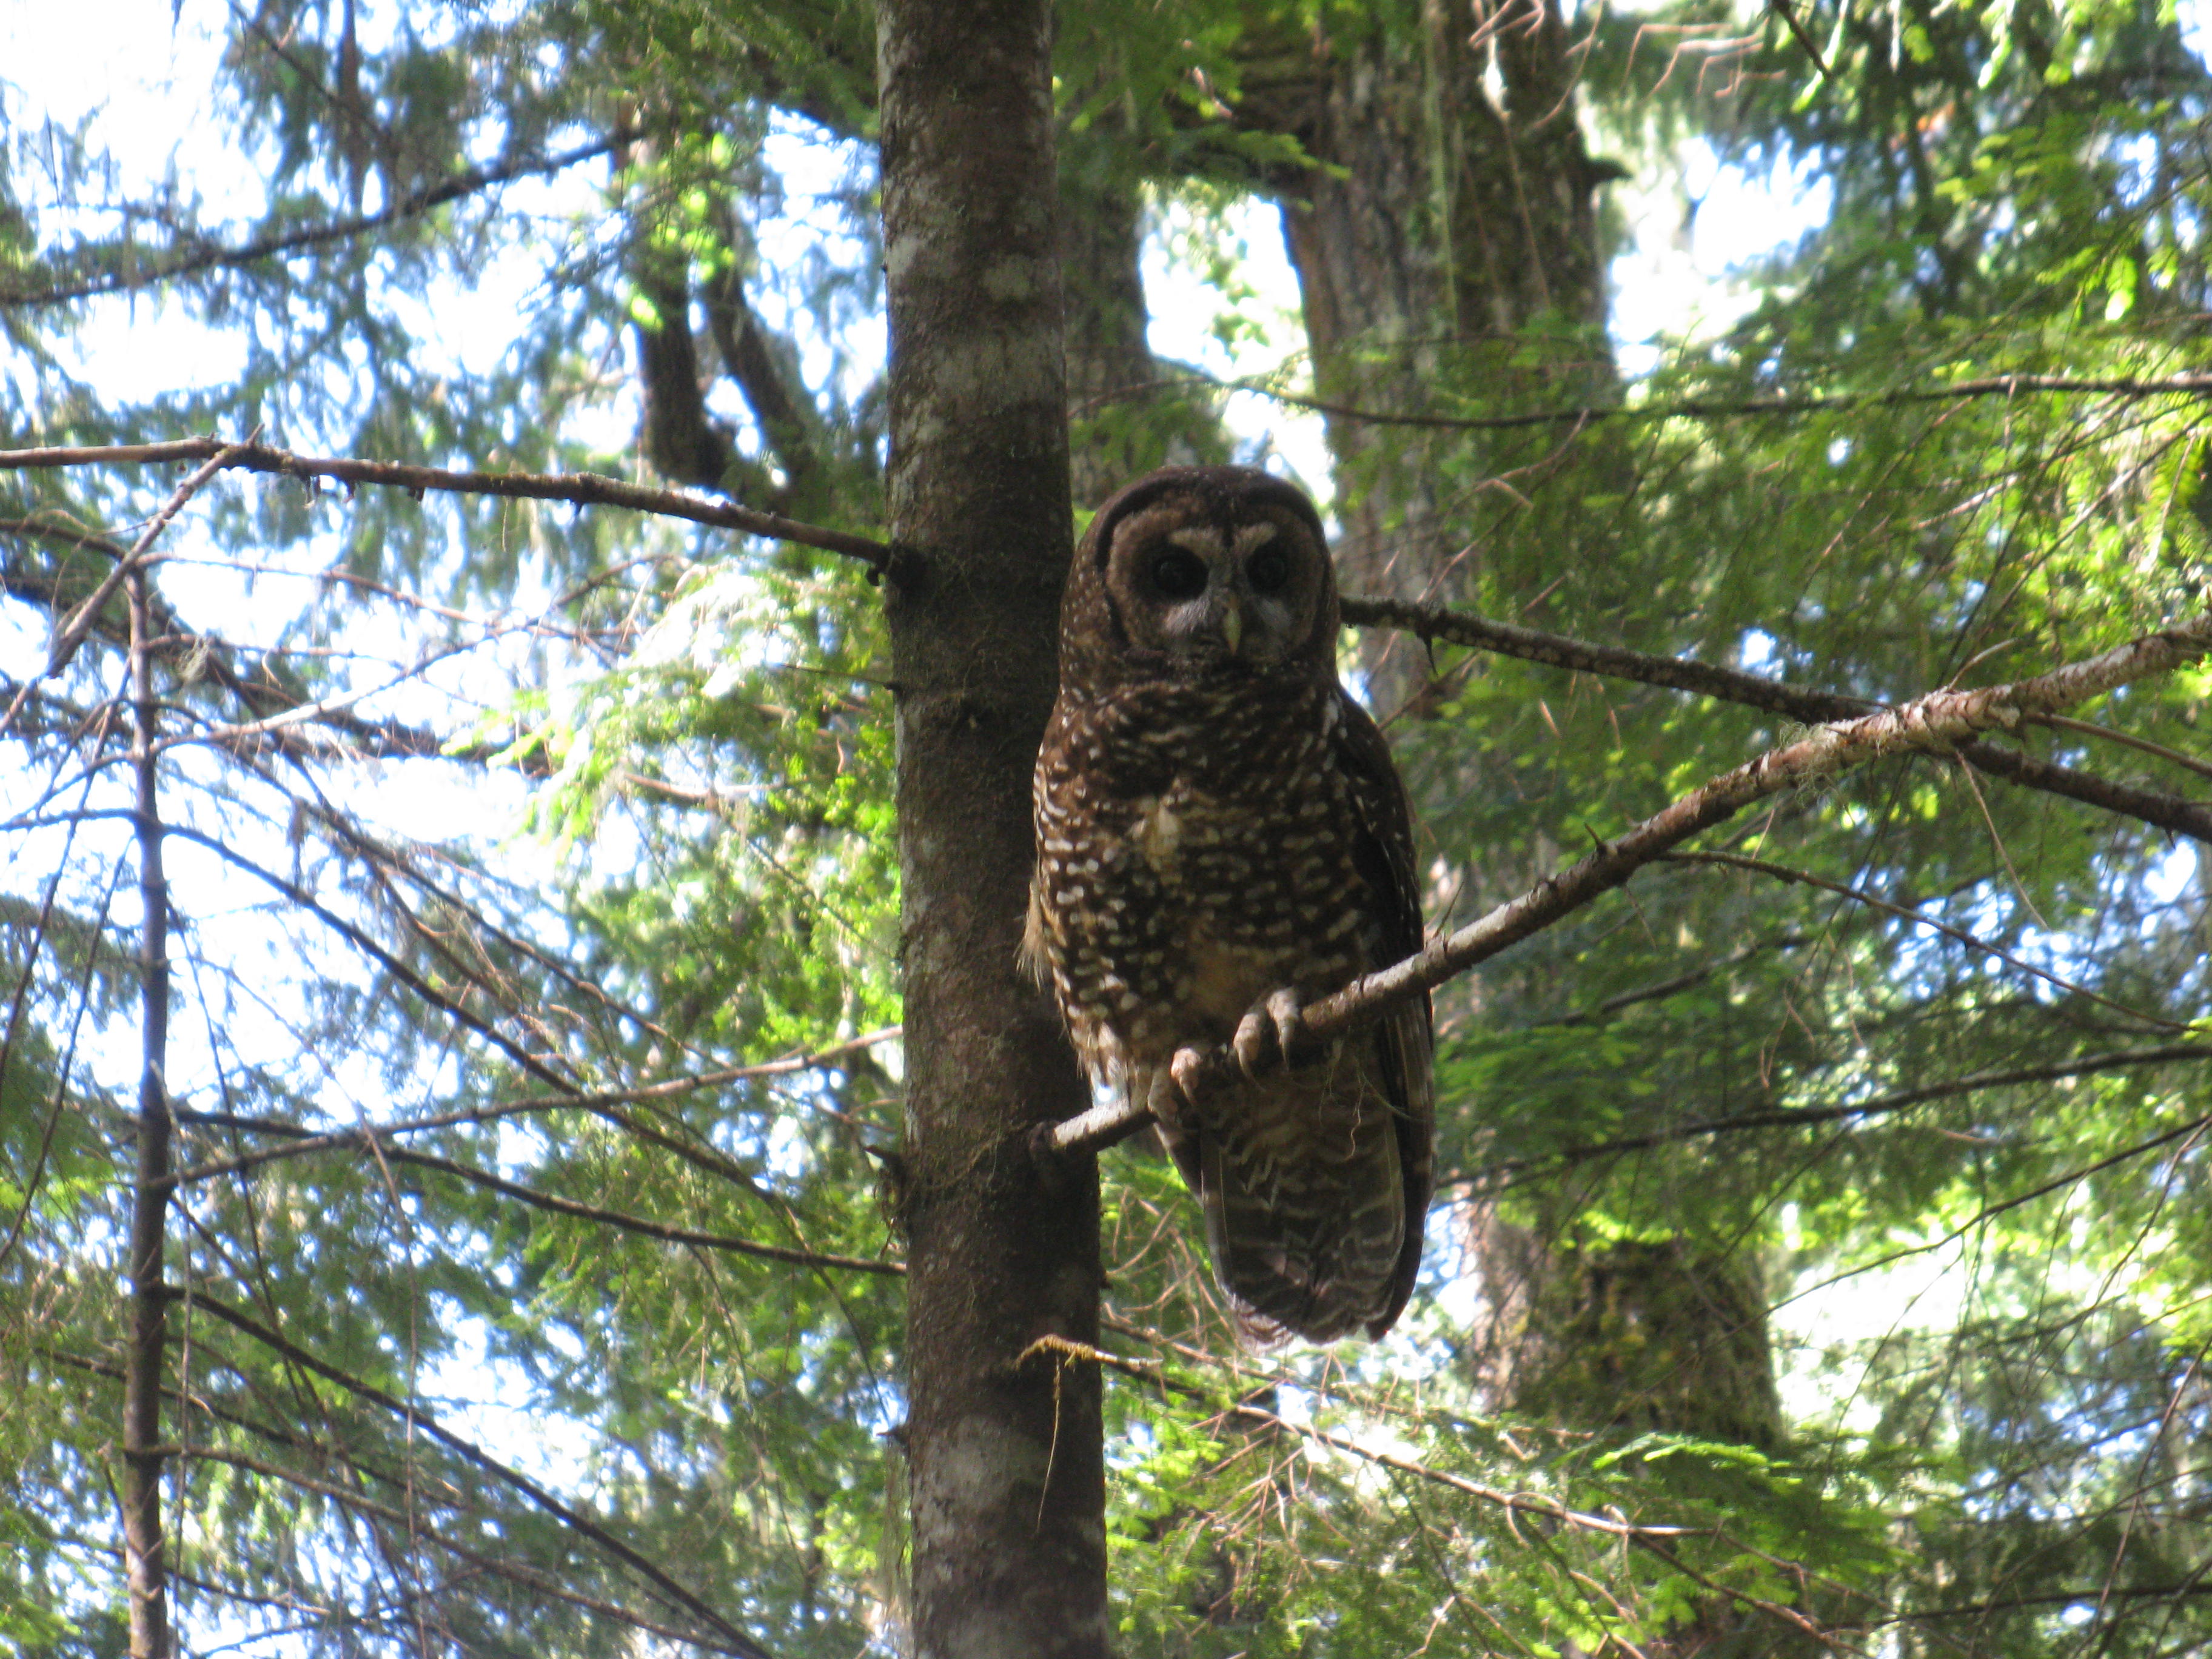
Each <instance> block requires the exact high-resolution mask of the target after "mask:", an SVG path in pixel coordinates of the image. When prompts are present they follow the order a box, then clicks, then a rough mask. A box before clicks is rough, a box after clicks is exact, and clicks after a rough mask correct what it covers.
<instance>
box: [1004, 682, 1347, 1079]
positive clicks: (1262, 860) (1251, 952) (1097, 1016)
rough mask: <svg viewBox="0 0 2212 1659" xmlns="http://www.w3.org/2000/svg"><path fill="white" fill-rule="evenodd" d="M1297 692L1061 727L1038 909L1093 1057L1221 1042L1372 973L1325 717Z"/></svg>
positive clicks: (1088, 716) (1064, 991) (1144, 708)
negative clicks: (1283, 995) (1278, 995)
mask: <svg viewBox="0 0 2212 1659" xmlns="http://www.w3.org/2000/svg"><path fill="white" fill-rule="evenodd" d="M1333 712H1334V708H1333V702H1330V703H1322V702H1318V701H1317V700H1316V699H1314V698H1311V697H1310V696H1306V695H1305V694H1304V690H1303V689H1302V688H1293V689H1292V690H1291V691H1290V692H1289V693H1287V694H1280V693H1279V694H1277V695H1273V696H1255V695H1251V694H1250V693H1249V691H1248V692H1247V693H1246V694H1244V695H1242V696H1211V697H1207V696H1199V695H1196V694H1190V693H1187V692H1186V693H1183V694H1182V695H1179V696H1175V697H1172V698H1141V697H1139V698H1132V699H1129V700H1127V701H1122V702H1116V703H1112V704H1108V705H1104V706H1100V707H1095V708H1091V709H1088V710H1085V711H1082V713H1081V714H1078V715H1075V716H1073V717H1071V718H1069V719H1066V720H1064V721H1061V722H1056V729H1057V730H1059V731H1060V732H1062V733H1063V734H1064V737H1065V738H1066V741H1065V742H1062V743H1061V744H1058V745H1057V746H1054V744H1049V743H1048V751H1050V752H1049V756H1048V758H1046V759H1044V760H1042V761H1041V763H1040V768H1039V773H1038V829H1039V832H1040V844H1039V864H1038V888H1037V897H1038V900H1039V905H1038V909H1039V911H1040V913H1041V915H1040V921H1041V923H1042V926H1043V927H1044V929H1045V931H1046V933H1047V935H1048V945H1049V946H1050V949H1049V951H1048V954H1049V956H1050V957H1051V960H1052V964H1053V968H1054V981H1055V985H1056V987H1057V989H1058V991H1059V994H1060V1003H1061V1007H1062V1010H1063V1012H1065V1013H1066V1016H1067V1018H1068V1021H1069V1024H1070V1027H1071V1029H1072V1030H1073V1031H1074V1032H1075V1034H1076V1036H1077V1040H1078V1042H1079V1045H1080V1046H1082V1047H1084V1048H1085V1050H1086V1057H1088V1056H1089V1054H1090V1053H1091V1052H1092V1051H1094V1050H1095V1049H1097V1048H1098V1046H1099V1045H1100V1044H1102V1043H1103V1044H1109V1045H1110V1047H1111V1048H1112V1050H1113V1051H1114V1052H1115V1053H1117V1054H1121V1055H1125V1056H1127V1057H1128V1058H1130V1059H1133V1060H1159V1059H1163V1058H1164V1057H1165V1055H1166V1054H1169V1053H1171V1052H1172V1051H1173V1049H1174V1048H1176V1047H1177V1046H1180V1045H1182V1044H1184V1043H1188V1042H1201V1041H1218V1040H1220V1039H1222V1038H1224V1037H1225V1036H1228V1035H1229V1034H1230V1033H1231V1032H1233V1031H1234V1030H1235V1029H1236V1025H1237V1021H1238V1020H1239V1019H1240V1018H1242V1017H1243V1015H1244V1013H1245V1012H1247V1011H1249V1009H1250V1008H1251V1007H1252V1006H1253V1005H1254V1004H1255V1002H1257V1001H1259V1000H1261V999H1262V998H1263V997H1265V996H1266V994H1267V993H1268V992H1270V991H1272V990H1274V989H1276V988H1277V987H1282V986H1285V985H1290V986H1296V987H1304V988H1319V987H1328V986H1334V984H1337V983H1341V982H1342V981H1343V980H1345V979H1346V978H1349V977H1350V976H1351V975H1352V974H1354V973H1356V972H1358V971H1359V970H1360V969H1361V968H1362V967H1363V966H1364V965H1365V964H1364V961H1363V960H1362V951H1361V949H1360V945H1359V940H1358V928H1359V923H1360V915H1361V912H1360V909H1359V907H1358V904H1357V902H1356V896H1357V893H1358V885H1359V884H1358V876H1357V872H1356V871H1355V870H1354V869H1353V868H1352V863H1351V855H1350V852H1349V848H1350V845H1351V841H1352V830H1353V823H1352V803H1351V801H1350V799H1349V797H1348V795H1347V793H1346V787H1345V785H1344V781H1343V779H1342V777H1341V775H1340V774H1339V772H1338V771H1337V769H1336V768H1335V767H1334V765H1333V764H1332V763H1331V760H1330V755H1329V749H1328V715H1329V714H1331V713H1333Z"/></svg>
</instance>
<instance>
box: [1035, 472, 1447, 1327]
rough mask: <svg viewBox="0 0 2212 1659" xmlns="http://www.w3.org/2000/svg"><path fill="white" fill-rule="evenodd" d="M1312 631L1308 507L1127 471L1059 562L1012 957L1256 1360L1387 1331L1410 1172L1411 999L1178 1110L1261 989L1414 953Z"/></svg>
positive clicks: (1366, 747) (1325, 638) (1320, 580)
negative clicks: (1165, 1153)
mask: <svg viewBox="0 0 2212 1659" xmlns="http://www.w3.org/2000/svg"><path fill="white" fill-rule="evenodd" d="M1335 631H1336V602H1335V592H1334V580H1333V577H1332V575H1331V574H1330V571H1329V568H1328V552H1327V548H1326V545H1325V544H1324V543H1323V540H1322V534H1321V527H1320V524H1319V521H1318V520H1317V518H1316V516H1315V514H1314V512H1313V509H1312V507H1311V505H1310V503H1309V502H1307V501H1306V500H1305V498H1304V496H1303V495H1299V494H1298V493H1297V491H1296V490H1295V489H1292V488H1291V486H1289V485H1287V484H1285V483H1281V482H1280V481H1279V480H1277V479H1273V478H1271V477H1268V476H1267V475H1266V474H1264V473H1260V472H1256V471H1251V470H1249V469H1244V468H1183V469H1170V470H1169V471H1165V472H1163V473H1156V474H1153V475H1152V476H1151V477H1147V478H1144V479H1139V480H1138V481H1137V482H1136V483H1133V484H1132V485H1130V486H1129V487H1128V488H1127V489H1124V490H1123V491H1122V492H1121V494H1120V495H1117V496H1116V497H1115V499H1114V500H1113V501H1109V503H1108V504H1107V505H1106V507H1103V509H1101V511H1100V513H1099V514H1098V516H1097V519H1096V520H1094V521H1093V523H1092V526H1091V532H1090V533H1089V535H1088V536H1086V537H1085V541H1084V544H1083V546H1082V548H1080V549H1079V550H1078V552H1077V555H1076V559H1075V562H1074V566H1073V569H1072V570H1071V573H1070V580H1069V587H1068V593H1067V598H1066V602H1065V604H1064V606H1063V611H1062V626H1061V663H1060V669H1061V685H1060V700H1059V702H1058V705H1057V706H1056V708H1055V709H1054V716H1053V720H1052V724H1051V726H1050V728H1049V730H1048V733H1047V736H1046V739H1045V742H1044V745H1043V747H1042V750H1041V751H1040V753H1039V756H1038V762H1037V773H1036V826H1037V847H1038V861H1037V871H1036V879H1035V882H1034V884H1033V886H1032V890H1031V906H1030V928H1029V932H1028V934H1027V937H1026V939H1025V943H1024V952H1025V954H1026V955H1027V957H1029V959H1030V962H1031V963H1032V965H1033V966H1035V967H1036V968H1037V969H1039V970H1040V971H1048V973H1049V976H1050V979H1051V981H1052V985H1053V988H1054V994H1055V995H1056V998H1057V1000H1058V1001H1059V1004H1060V1011H1061V1013H1062V1015H1063V1017H1064V1018H1066V1022H1067V1026H1068V1030H1069V1033H1070V1035H1071V1036H1072V1037H1073V1040H1074V1042H1075V1045H1076V1048H1077V1050H1078V1052H1079V1054H1080V1055H1081V1056H1082V1058H1083V1060H1084V1062H1085V1065H1086V1066H1088V1067H1089V1069H1090V1070H1091V1074H1092V1077H1093V1078H1094V1079H1095V1080H1097V1082H1099V1083H1101V1084H1103V1085H1108V1086H1110V1087H1114V1088H1116V1089H1120V1090H1121V1091H1125V1092H1126V1093H1127V1095H1128V1096H1129V1097H1131V1098H1132V1099H1133V1100H1136V1101H1138V1102H1139V1103H1144V1104H1146V1105H1149V1106H1150V1107H1151V1109H1152V1111H1153V1112H1154V1114H1155V1115H1156V1116H1158V1119H1159V1120H1160V1122H1161V1126H1162V1129H1163V1133H1164V1135H1165V1138H1166V1139H1167V1141H1168V1144H1169V1146H1170V1150H1171V1151H1172V1152H1174V1153H1175V1155H1176V1160H1177V1163H1178V1164H1179V1165H1180V1167H1181V1168H1182V1172H1183V1175H1184V1177H1185V1179H1186V1180H1187V1181H1188V1182H1189V1184H1190V1186H1191V1187H1192V1188H1193V1190H1194V1191H1195V1192H1196V1193H1197V1194H1198V1195H1199V1198H1200V1203H1201V1205H1202V1206H1203V1207H1204V1209H1205V1212H1206V1231H1207V1239H1208V1244H1209V1247H1210V1249H1211V1251H1212V1257H1213V1261H1214V1264H1215V1270H1216V1273H1217V1276H1218V1279H1220V1281H1221V1284H1222V1285H1223V1288H1224V1289H1225V1291H1226V1292H1227V1296H1228V1301H1229V1304H1230V1309H1231V1312H1232V1314H1233V1315H1234V1316H1236V1319H1237V1324H1238V1327H1239V1328H1240V1331H1241V1332H1242V1333H1243V1334H1244V1335H1245V1336H1246V1337H1247V1338H1248V1340H1254V1341H1255V1342H1267V1341H1272V1340H1279V1339H1280V1338H1281V1337H1283V1336H1285V1335H1287V1334H1298V1335H1303V1336H1306V1337H1308V1338H1310V1339H1312V1340H1317V1341H1326V1340H1332V1339H1334V1338H1335V1337H1337V1336H1340V1335H1343V1334H1346V1333H1348V1332H1350V1331H1352V1330H1353V1329H1356V1328H1365V1329H1366V1330H1367V1331H1368V1332H1369V1333H1370V1334H1381V1332H1382V1331H1383V1330H1384V1329H1387V1328H1389V1324H1390V1323H1391V1322H1392V1321H1393V1320H1395V1318H1396V1317H1397V1315H1398V1313H1399V1311H1400V1310H1401V1308H1402V1307H1403V1306H1404V1304H1405V1301H1406V1297H1407V1293H1408V1292H1409V1291H1410V1290H1411V1287H1412V1283H1413V1274H1414V1272H1415V1270H1416V1268H1417V1267H1418V1266H1419V1249H1420V1232H1421V1218H1422V1215H1423V1212H1425V1207H1426V1201H1427V1196H1428V1191H1429V1185H1430V1181H1431V1174H1430V1139H1431V1124H1432V1121H1433V1098H1432V1083H1431V1074H1430V1060H1429V1049H1430V1029H1429V1012H1428V1008H1427V1005H1426V1002H1425V1000H1422V1001H1419V1002H1417V1003H1409V1004H1407V1005H1404V1006H1402V1007H1401V1008H1400V1009H1398V1010H1396V1011H1395V1012H1393V1013H1392V1014H1391V1015H1390V1016H1389V1018H1386V1019H1384V1020H1383V1022H1381V1023H1380V1024H1377V1025H1376V1026H1375V1027H1373V1028H1370V1030H1367V1031H1364V1032H1361V1033H1358V1034H1356V1035H1355V1036H1352V1038H1350V1039H1348V1040H1347V1041H1346V1042H1342V1043H1340V1044H1339V1045H1337V1047H1336V1048H1335V1050H1334V1052H1333V1053H1332V1054H1329V1055H1328V1057H1327V1058H1326V1059H1325V1060H1322V1061H1321V1062H1320V1063H1318V1064H1316V1065H1312V1066H1304V1067H1301V1068H1299V1069H1297V1070H1296V1071H1292V1072H1288V1073H1285V1072H1282V1071H1279V1070H1277V1071H1273V1072H1272V1073H1267V1072H1265V1071H1264V1069H1263V1074H1262V1075H1261V1076H1260V1077H1258V1078H1257V1079H1252V1080H1247V1081H1245V1082H1243V1083H1241V1084H1239V1085H1237V1086H1235V1087H1233V1088H1231V1089H1230V1090H1228V1091H1224V1092H1223V1093H1222V1094H1221V1095H1220V1096H1219V1097H1207V1098H1204V1099H1202V1100H1201V1101H1200V1103H1198V1105H1197V1107H1196V1109H1192V1108H1190V1107H1189V1105H1188V1103H1186V1102H1185V1101H1184V1099H1183V1097H1182V1093H1181V1091H1179V1090H1178V1089H1177V1088H1176V1085H1174V1083H1173V1081H1172V1079H1171V1076H1170V1066H1172V1064H1173V1061H1174V1059H1175V1056H1176V1053H1177V1051H1178V1050H1179V1049H1182V1048H1206V1047H1211V1046H1213V1045H1214V1044H1217V1043H1220V1042H1228V1041H1231V1039H1232V1038H1235V1039H1237V1040H1238V1041H1239V1042H1240V1045H1241V1043H1242V1042H1243V1039H1242V1038H1241V1037H1239V1036H1238V1034H1239V1030H1240V1027H1246V1028H1247V1029H1248V1030H1249V1029H1251V1028H1250V1027H1249V1023H1248V1016H1249V1015H1250V1014H1251V1012H1252V1011H1253V1010H1254V1008H1255V1005H1258V1004H1260V1003H1261V1002H1262V1001H1264V1000H1267V998H1269V997H1270V996H1271V995H1272V994H1278V993H1280V992H1282V991H1284V990H1285V989H1287V990H1289V991H1291V992H1292V993H1294V994H1296V995H1297V998H1298V999H1300V1000H1311V999H1313V998H1316V997H1318V996H1322V995H1324V994H1328V992H1330V991H1332V990H1334V989H1336V988H1337V987H1340V986H1341V985H1342V984H1344V983H1345V982H1346V981H1348V980H1350V979H1352V978H1353V977H1355V976H1356V975H1359V974H1361V973H1364V972H1366V971H1369V970H1370V969H1375V968H1379V967H1382V966H1384V965H1386V964H1387V963H1389V962H1392V961H1395V960H1396V959H1397V958H1398V957H1402V956H1405V955H1407V954H1409V953H1410V952H1411V951H1413V950H1415V949H1418V948H1419V943H1420V921H1419V907H1418V902H1417V898H1416V890H1415V884H1414V877H1413V847H1412V836H1411V827H1410V823H1409V822H1408V819H1407V811H1406V806H1405V800H1404V795H1403V792H1402V790H1401V788H1400V786H1399V784H1398V781H1397V778H1396V775H1395V771H1394V770H1393V769H1392V768H1391V765H1390V762H1389V751H1388V750H1387V748H1386V747H1385V745H1384V744H1383V738H1382V735H1381V733H1380V732H1377V731H1376V728H1375V726H1374V723H1373V721H1372V720H1370V719H1369V718H1368V716H1367V714H1365V712H1364V710H1362V709H1361V708H1359V707H1358V704H1357V703H1356V702H1352V699H1351V698H1350V697H1349V696H1347V695H1346V693H1345V691H1344V690H1343V688H1342V687H1341V686H1340V684H1338V682H1337V678H1336V674H1335V669H1334V636H1335Z"/></svg>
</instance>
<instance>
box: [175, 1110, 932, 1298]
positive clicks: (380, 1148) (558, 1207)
mask: <svg viewBox="0 0 2212 1659" xmlns="http://www.w3.org/2000/svg"><path fill="white" fill-rule="evenodd" d="M174 1116H175V1118H176V1120H177V1121H178V1122H179V1123H186V1124H191V1123H204V1122H208V1121H213V1120H223V1119H228V1117H229V1115H228V1114H227V1113H222V1112H178V1113H175V1114H174ZM240 1127H248V1128H252V1129H254V1130H257V1131H258V1132H260V1133H264V1134H282V1133H286V1132H287V1128H286V1126H284V1125H282V1124H276V1123H270V1122H267V1121H247V1122H243V1123H241V1124H240ZM291 1133H299V1132H298V1131H292V1132H291ZM314 1139H319V1140H320V1139H326V1138H325V1137H322V1136H317V1137H314ZM372 1140H373V1138H372V1137H369V1136H367V1135H364V1136H362V1144H364V1145H368V1144H372ZM374 1146H375V1151H376V1156H377V1157H378V1158H379V1159H380V1160H383V1161H386V1162H390V1163H392V1164H404V1165H407V1166H409V1167H410V1168H414V1169H419V1170H436V1171H438V1172H439V1173H440V1174H441V1175H449V1176H453V1178H454V1179H455V1180H457V1181H465V1182H468V1183H469V1184H470V1185H471V1186H472V1187H482V1188H484V1189H486V1190H487V1191H489V1192H495V1193H498V1194H501V1196H503V1197H507V1198H512V1199H514V1200H518V1201H519V1202H520V1203H523V1204H527V1205H529V1206H531V1207H532V1208H533V1209H538V1210H544V1211H547V1212H550V1213H552V1214H554V1215H564V1216H568V1217H569V1218H572V1219H574V1220H577V1221H590V1222H595V1223H597V1224H599V1225H602V1226H607V1227H613V1228H616V1229H617V1230H618V1231H623V1232H626V1233H635V1234H637V1235H638V1236H639V1237H643V1238H654V1239H659V1240H660V1241H661V1242H662V1243H667V1244H689V1245H696V1246H698V1247H699V1248H700V1249H708V1250H723V1251H726V1252H728V1253H729V1254H731V1255H749V1256H754V1257H757V1258H758V1259H759V1260H761V1261H781V1262H785V1263H787V1264H789V1265H790V1266H793V1267H842V1268H843V1269H844V1270H845V1271H847V1272H848V1273H883V1274H887V1275H889V1276H890V1277H893V1278H896V1277H897V1276H898V1275H900V1274H902V1273H905V1272H906V1265H905V1263H903V1262H899V1261H878V1260H877V1259H875V1258H872V1257H869V1256H858V1255H829V1254H827V1253H825V1252H823V1251H820V1250H794V1249H787V1248H785V1247H784V1246H782V1245H781V1244H761V1243H755V1242H754V1241H753V1240H751V1239H750V1238H738V1237H734V1236H733V1235H732V1234H728V1233H707V1232H700V1231H696V1229H693V1228H690V1227H671V1226H670V1225H667V1224H666V1223H665V1222H660V1221H654V1220H652V1219H650V1218H647V1217H645V1216H641V1215H630V1214H629V1213H627V1212H623V1211H621V1210H609V1209H603V1208H601V1207H600V1206H598V1205H596V1204H585V1203H580V1202H579V1201H578V1200H575V1199H573V1198H563V1197H562V1195H561V1194H558V1193H549V1192H546V1191H544V1189H543V1188H537V1187H528V1186H525V1185H523V1184H522V1183H521V1182H518V1181H509V1180H508V1179H507V1177H506V1176H501V1175H495V1174H494V1173H493V1172H492V1171H491V1170H483V1169H478V1168H477V1166H475V1165H474V1164H463V1163H461V1162H460V1161H459V1159H457V1158H440V1157H438V1156H437V1155H436V1154H435V1153H434V1152H410V1151H408V1150H406V1149H405V1148H404V1147H399V1146H385V1145H384V1144H383V1143H382V1142H381V1141H374ZM288 1150H289V1149H288Z"/></svg>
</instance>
